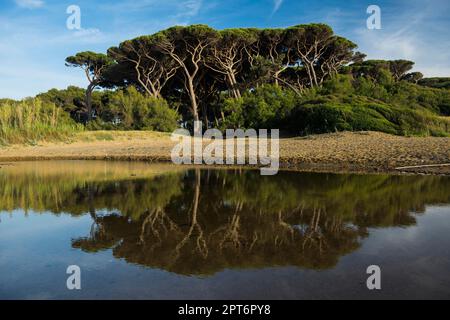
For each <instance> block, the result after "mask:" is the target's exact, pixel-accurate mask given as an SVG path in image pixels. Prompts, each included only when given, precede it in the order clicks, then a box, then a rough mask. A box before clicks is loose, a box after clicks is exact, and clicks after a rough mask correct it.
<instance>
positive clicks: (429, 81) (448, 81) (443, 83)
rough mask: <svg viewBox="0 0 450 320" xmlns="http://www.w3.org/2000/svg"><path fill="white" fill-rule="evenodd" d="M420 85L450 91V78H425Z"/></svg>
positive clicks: (420, 81)
mask: <svg viewBox="0 0 450 320" xmlns="http://www.w3.org/2000/svg"><path fill="white" fill-rule="evenodd" d="M418 84H420V85H421V86H425V87H431V88H437V89H441V88H442V89H450V78H423V79H421V80H419V81H418Z"/></svg>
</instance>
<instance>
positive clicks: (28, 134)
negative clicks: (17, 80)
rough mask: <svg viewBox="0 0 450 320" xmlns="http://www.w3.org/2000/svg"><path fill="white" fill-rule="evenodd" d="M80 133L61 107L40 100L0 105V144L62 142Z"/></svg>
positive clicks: (79, 126) (4, 102)
mask: <svg viewBox="0 0 450 320" xmlns="http://www.w3.org/2000/svg"><path fill="white" fill-rule="evenodd" d="M81 130H83V126H82V125H79V124H76V123H75V122H74V121H73V120H72V119H71V118H70V116H69V115H68V114H67V113H66V112H64V110H62V109H61V108H59V107H57V106H55V105H54V104H52V103H48V102H42V101H41V100H40V99H37V98H34V99H25V100H22V101H10V100H9V101H1V102H0V144H3V145H5V144H23V143H25V144H34V143H36V142H38V141H55V140H58V141H63V140H65V139H67V138H69V137H70V136H72V135H73V134H74V133H75V132H78V131H81Z"/></svg>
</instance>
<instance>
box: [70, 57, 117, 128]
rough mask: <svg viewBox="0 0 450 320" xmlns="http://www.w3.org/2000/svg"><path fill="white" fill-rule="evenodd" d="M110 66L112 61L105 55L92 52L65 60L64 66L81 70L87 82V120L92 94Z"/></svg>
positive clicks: (90, 116) (90, 113)
mask: <svg viewBox="0 0 450 320" xmlns="http://www.w3.org/2000/svg"><path fill="white" fill-rule="evenodd" d="M111 64H112V60H111V59H110V58H109V57H108V56H107V55H105V54H102V53H95V52H92V51H85V52H79V53H77V54H76V55H74V56H70V57H67V58H66V66H68V67H79V68H82V69H83V70H84V72H85V74H86V78H87V79H88V81H89V85H88V87H87V89H86V108H87V114H88V119H87V121H90V120H91V119H92V92H93V91H94V89H95V88H96V87H97V86H98V85H100V84H101V82H102V79H103V73H104V72H105V71H106V69H107V68H108V67H109V66H110V65H111Z"/></svg>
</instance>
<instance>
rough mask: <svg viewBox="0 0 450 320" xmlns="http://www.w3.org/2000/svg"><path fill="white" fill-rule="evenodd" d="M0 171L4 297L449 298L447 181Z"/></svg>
mask: <svg viewBox="0 0 450 320" xmlns="http://www.w3.org/2000/svg"><path fill="white" fill-rule="evenodd" d="M0 167H1V168H0V219H1V222H0V298H2V299H13V298H26V299H36V298H37V299H54V298H58V299H80V298H125V299H131V298H137V299H180V298H181V299H251V298H252V299H265V298H267V299H269V298H270V299H320V298H326V299H335V298H338V299H339V298H358V299H359V298H364V299H365V298H368V299H377V298H450V178H449V177H438V176H389V175H338V174H313V173H295V172H280V173H279V174H278V175H277V176H272V177H262V176H260V175H259V171H251V170H205V169H203V170H199V169H189V170H186V169H183V168H180V167H175V168H174V167H170V166H162V165H147V164H142V163H117V162H109V163H106V162H76V161H64V162H61V161H60V162H41V163H39V162H36V163H32V162H28V163H22V164H14V165H12V164H10V165H7V164H0ZM69 265H78V266H79V267H80V268H81V285H82V288H81V290H68V289H67V288H66V279H67V277H68V275H67V274H66V268H67V267H68V266H69ZM369 265H378V266H380V268H381V286H382V288H381V290H368V289H367V286H366V279H367V277H368V276H369V275H368V274H366V268H367V267H368V266H369Z"/></svg>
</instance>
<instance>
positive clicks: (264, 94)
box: [222, 85, 296, 129]
mask: <svg viewBox="0 0 450 320" xmlns="http://www.w3.org/2000/svg"><path fill="white" fill-rule="evenodd" d="M295 105H296V95H295V93H294V92H292V91H291V90H287V89H282V88H281V87H279V86H275V85H261V86H259V87H257V88H255V89H254V90H252V91H247V92H245V93H244V94H243V95H242V98H240V99H225V101H224V104H223V107H224V112H225V114H226V115H227V116H226V120H225V122H223V124H222V127H223V128H254V129H260V128H276V127H279V126H280V125H281V124H282V122H283V121H284V119H285V118H286V117H287V116H288V115H289V114H290V112H291V110H292V109H293V108H294V107H295Z"/></svg>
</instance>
